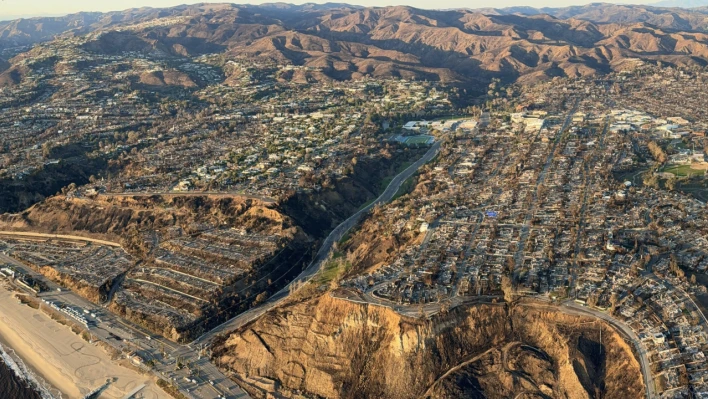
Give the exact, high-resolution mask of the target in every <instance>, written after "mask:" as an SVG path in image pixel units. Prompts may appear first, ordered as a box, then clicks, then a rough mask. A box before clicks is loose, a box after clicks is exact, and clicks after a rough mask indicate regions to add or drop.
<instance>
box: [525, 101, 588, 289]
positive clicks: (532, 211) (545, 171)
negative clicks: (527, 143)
mask: <svg viewBox="0 0 708 399" xmlns="http://www.w3.org/2000/svg"><path fill="white" fill-rule="evenodd" d="M579 103H580V98H577V99H576V100H575V104H573V108H571V110H570V112H568V115H567V116H566V118H565V121H564V122H563V125H562V126H561V128H560V129H558V132H556V137H555V139H554V140H553V144H552V145H551V147H550V150H549V154H548V157H547V158H546V163H545V164H544V165H543V168H542V169H541V172H540V173H539V174H538V179H537V180H536V185H535V187H534V189H533V199H532V200H531V206H530V207H529V210H528V211H527V213H526V218H525V219H524V224H523V226H522V227H521V232H520V233H519V247H518V249H517V250H516V253H515V254H514V262H515V265H516V266H515V267H514V275H513V280H514V281H517V280H518V279H519V272H520V269H521V267H522V266H523V265H524V250H525V248H526V241H527V240H528V238H529V234H530V232H531V220H532V219H533V215H534V214H535V213H536V207H537V206H538V188H539V187H540V186H541V184H543V182H544V181H545V180H546V175H547V174H548V169H550V167H551V164H552V163H553V158H554V156H555V152H556V147H557V146H558V143H559V142H560V141H561V140H562V139H563V134H564V133H565V131H566V130H567V129H568V126H570V123H571V122H572V121H573V114H575V111H577V109H578V104H579ZM541 130H543V128H542V129H541ZM539 135H540V131H539ZM537 137H538V136H537ZM534 141H535V140H534Z"/></svg>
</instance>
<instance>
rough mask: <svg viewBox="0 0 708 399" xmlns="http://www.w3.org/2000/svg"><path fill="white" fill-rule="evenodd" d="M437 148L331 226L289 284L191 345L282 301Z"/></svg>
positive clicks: (435, 148)
mask: <svg viewBox="0 0 708 399" xmlns="http://www.w3.org/2000/svg"><path fill="white" fill-rule="evenodd" d="M439 151H440V141H438V142H436V143H435V144H433V145H432V146H431V147H430V149H429V150H428V151H427V152H426V153H425V155H423V156H422V157H421V158H420V159H418V160H417V161H416V162H414V163H413V164H411V165H410V166H409V167H407V168H406V169H405V170H404V171H403V172H401V173H399V174H398V175H396V176H395V177H394V178H393V179H392V180H391V182H390V183H389V185H388V186H387V187H386V189H385V190H384V192H383V193H381V195H380V196H379V197H378V198H376V199H375V200H374V201H373V202H372V203H371V204H369V205H367V206H366V207H364V208H362V209H360V210H359V211H357V212H356V213H355V214H353V215H351V216H350V217H349V218H348V219H347V220H345V221H343V222H342V223H340V224H339V225H338V226H337V227H335V228H334V230H332V232H331V233H330V234H329V235H328V236H327V238H326V239H325V240H324V242H323V243H322V246H321V247H320V250H319V251H318V252H317V254H316V255H315V258H314V259H313V260H312V262H311V263H310V264H309V265H308V266H307V267H306V268H305V269H304V270H303V271H302V273H300V275H299V276H298V277H297V278H296V279H294V280H293V281H292V282H290V284H288V285H287V286H285V287H283V289H281V290H280V291H278V292H277V293H276V294H274V295H273V296H271V297H270V298H269V299H268V300H267V301H266V302H264V303H263V304H261V305H260V306H258V307H255V308H252V309H250V310H248V311H246V312H243V313H241V314H239V315H238V316H236V317H234V318H232V319H231V320H229V321H227V322H225V323H223V324H221V325H220V326H217V327H216V328H214V329H212V330H211V331H209V332H207V333H206V334H204V335H202V336H201V337H199V338H197V339H196V340H194V342H192V344H191V345H192V346H194V345H201V344H204V343H208V342H210V341H211V339H213V338H214V337H215V336H217V335H218V334H221V333H223V332H225V331H231V330H235V329H238V328H240V327H242V326H244V325H246V324H248V323H250V322H251V321H253V320H255V319H257V318H258V317H260V316H261V315H263V314H264V313H265V312H267V311H269V310H271V309H273V308H274V307H276V306H278V305H279V304H281V303H282V302H283V301H284V300H285V299H286V298H287V297H288V296H289V295H290V290H291V286H293V285H294V286H295V287H301V286H302V285H304V283H306V282H308V281H310V280H311V279H312V278H313V277H315V276H316V275H317V273H318V272H319V271H320V269H321V266H322V264H323V263H324V262H325V261H326V260H327V259H328V258H329V254H330V251H331V249H332V246H333V245H334V244H335V243H336V242H339V241H340V240H341V239H342V237H344V235H345V234H346V233H347V232H348V231H349V230H351V228H352V227H354V226H356V224H357V223H359V220H360V219H361V217H362V216H363V215H365V214H367V213H368V212H369V211H370V210H371V209H372V208H373V207H375V206H376V205H378V204H383V203H387V202H389V201H391V200H392V199H393V197H394V196H395V195H396V193H397V192H398V190H399V189H400V188H401V185H402V184H403V183H404V182H405V181H406V180H408V178H410V177H411V176H413V174H415V173H416V172H417V171H418V169H420V167H422V166H423V165H425V164H426V163H428V162H430V161H431V160H432V159H433V158H435V156H436V155H437V154H438V152H439Z"/></svg>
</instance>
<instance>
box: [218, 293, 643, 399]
mask: <svg viewBox="0 0 708 399" xmlns="http://www.w3.org/2000/svg"><path fill="white" fill-rule="evenodd" d="M600 330H602V334H603V335H602V343H600V342H599V340H598V338H599V337H598V335H599V331H600ZM595 351H598V352H595ZM214 358H215V359H214V360H215V361H216V362H217V364H220V365H221V366H222V367H223V368H225V369H228V370H229V371H233V372H235V373H236V374H237V375H238V376H239V377H240V378H242V379H243V380H246V381H261V384H260V386H261V387H262V388H261V389H259V388H256V389H255V391H254V393H255V394H258V393H259V392H260V393H261V394H264V391H265V390H270V389H277V390H278V391H279V392H280V393H281V394H284V395H286V396H289V395H290V394H292V393H293V392H294V391H301V392H305V393H307V394H308V395H316V396H318V397H326V398H363V397H367V398H418V397H434V398H448V397H479V393H480V392H481V393H482V394H483V395H484V397H489V398H508V397H515V396H517V395H519V394H522V393H524V394H526V395H527V396H528V397H564V398H591V397H605V398H625V397H632V398H634V397H641V396H642V395H643V392H644V388H643V385H642V379H641V373H640V370H639V365H638V363H637V362H636V360H635V359H634V357H633V355H632V352H631V350H630V348H629V347H628V346H627V345H626V344H625V343H624V341H623V340H622V338H621V337H619V336H618V335H617V334H616V333H615V332H614V330H612V329H611V328H609V327H607V326H605V325H602V324H600V323H599V322H593V321H592V320H588V319H582V318H579V317H575V316H569V315H565V314H562V313H556V312H551V311H548V310H537V309H535V308H532V307H522V306H516V307H513V308H508V307H507V306H506V305H504V304H480V305H475V306H468V307H459V308H455V309H453V310H451V311H449V312H446V313H444V314H440V315H437V316H435V317H433V318H432V319H431V320H425V321H422V320H417V319H411V318H406V317H402V316H400V315H399V314H397V313H395V312H393V311H391V310H388V309H385V308H381V307H376V306H366V305H359V304H354V303H351V302H347V301H344V300H339V299H334V298H332V297H330V296H329V295H324V296H322V297H320V298H317V299H314V300H310V301H308V302H304V303H299V304H294V305H289V306H286V307H283V308H280V309H277V310H276V311H274V312H271V313H269V314H267V315H265V316H264V317H262V318H261V319H259V320H258V321H257V322H255V323H253V324H252V325H249V326H247V327H245V328H244V329H241V330H240V331H237V332H235V333H233V334H231V335H230V336H228V337H225V338H223V339H222V340H221V341H220V342H217V343H216V344H215V346H214ZM263 378H266V379H268V380H272V381H273V383H272V384H271V385H270V388H264V387H263V384H262V381H264V380H263Z"/></svg>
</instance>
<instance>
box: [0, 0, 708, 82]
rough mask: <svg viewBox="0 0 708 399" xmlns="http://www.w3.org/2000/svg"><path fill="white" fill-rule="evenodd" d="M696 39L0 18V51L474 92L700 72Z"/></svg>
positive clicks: (491, 25)
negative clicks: (154, 59) (389, 80)
mask: <svg viewBox="0 0 708 399" xmlns="http://www.w3.org/2000/svg"><path fill="white" fill-rule="evenodd" d="M707 34H708V10H704V9H695V10H690V11H689V10H679V9H665V8H658V7H652V6H626V5H612V4H605V3H600V4H598V3H594V4H590V5H586V6H572V7H564V8H555V9H534V8H528V7H512V8H507V9H480V10H464V9H457V10H427V9H418V8H414V7H408V6H392V7H359V6H350V5H347V4H341V3H331V4H323V5H317V4H312V3H309V4H303V5H291V4H286V3H268V4H264V5H236V4H226V3H224V4H196V5H182V6H176V7H171V8H162V9H160V8H140V9H129V10H125V11H120V12H111V13H79V14H72V15H69V16H66V17H61V18H56V17H52V18H35V19H23V20H16V21H10V22H8V23H0V50H3V49H4V50H5V52H8V51H9V52H11V50H12V48H13V47H17V46H25V47H27V46H31V45H34V44H37V43H42V42H46V41H51V40H53V39H55V38H59V37H62V36H74V37H82V38H83V39H82V40H84V41H85V43H84V44H83V48H84V49H85V50H87V51H91V52H100V53H107V54H111V53H116V52H118V53H120V52H124V51H138V52H144V53H159V54H163V55H165V56H169V57H191V56H199V55H202V54H213V53H222V54H225V55H226V56H228V57H232V58H233V57H235V58H238V57H248V58H259V59H263V60H268V61H272V62H278V63H286V64H292V65H296V66H303V67H308V68H310V71H309V72H306V73H304V75H303V76H300V77H299V79H304V80H310V81H316V80H326V79H338V80H343V79H344V80H346V79H360V78H362V77H365V76H375V77H403V78H407V79H428V80H439V81H444V82H451V83H455V84H466V85H473V86H478V87H484V85H486V84H487V82H489V81H490V80H491V79H493V78H499V79H502V80H504V81H508V82H512V81H522V82H524V81H532V80H537V79H550V78H553V77H555V76H574V77H579V76H591V75H594V74H601V73H606V72H609V71H612V70H618V69H622V68H627V67H631V65H634V64H636V63H637V60H638V61H641V62H654V63H655V62H658V61H661V62H664V63H667V64H669V65H699V66H702V65H705V64H706V63H707V60H708V36H707ZM20 51H22V50H20ZM0 55H1V56H4V57H6V58H8V59H9V60H10V63H11V64H12V65H9V66H8V65H5V66H4V65H3V63H2V62H0V72H1V71H2V70H3V69H4V70H5V72H3V73H2V74H0V82H5V83H4V84H5V85H7V84H17V82H18V80H20V81H21V75H22V74H21V73H18V72H17V71H18V66H17V65H15V64H16V62H15V61H16V60H15V61H13V60H14V58H12V57H9V56H8V55H7V54H4V52H3V53H0ZM9 55H10V56H12V55H17V54H16V53H15V54H13V53H11V54H9ZM10 71H14V72H13V73H14V75H13V77H12V78H10V77H8V74H9V73H10ZM2 75H5V76H4V77H3V76H2ZM301 75H302V74H301ZM226 79H228V76H227V77H226ZM148 80H151V81H155V82H157V81H159V79H157V80H154V79H148ZM185 84H186V85H188V86H189V83H185Z"/></svg>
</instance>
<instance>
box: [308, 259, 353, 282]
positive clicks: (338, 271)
mask: <svg viewBox="0 0 708 399" xmlns="http://www.w3.org/2000/svg"><path fill="white" fill-rule="evenodd" d="M351 267H352V265H351V263H350V262H348V261H346V260H345V259H344V258H343V256H342V254H341V253H335V254H334V256H333V257H332V259H330V260H329V261H327V263H325V265H324V267H323V268H322V271H321V272H320V273H319V274H318V275H317V276H315V278H313V280H312V281H313V282H314V283H315V284H317V285H324V284H329V283H330V282H331V281H332V280H335V279H339V278H340V277H342V276H343V275H344V274H345V273H346V272H347V271H349V269H350V268H351Z"/></svg>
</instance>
